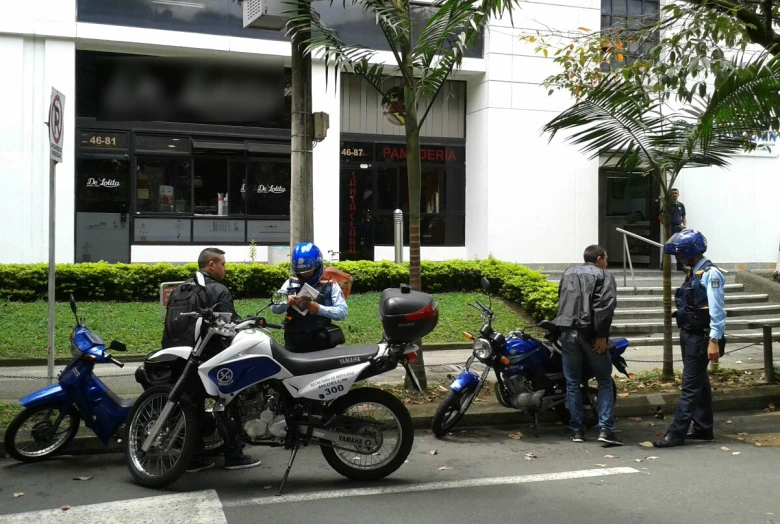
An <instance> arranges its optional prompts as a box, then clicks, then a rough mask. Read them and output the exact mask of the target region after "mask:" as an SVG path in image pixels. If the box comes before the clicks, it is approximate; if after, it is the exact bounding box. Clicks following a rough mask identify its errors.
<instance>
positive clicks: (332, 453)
mask: <svg viewBox="0 0 780 524" xmlns="http://www.w3.org/2000/svg"><path fill="white" fill-rule="evenodd" d="M329 413H330V414H331V415H336V416H342V417H344V418H345V420H349V421H350V422H349V426H350V429H349V430H347V429H346V428H339V426H338V424H336V426H335V427H332V428H329V429H331V430H333V431H338V432H341V431H349V432H350V433H354V434H355V435H361V436H369V437H371V439H372V440H374V441H375V442H377V446H376V447H375V448H376V449H374V448H372V449H360V448H358V449H354V450H353V449H335V448H332V447H330V446H327V445H322V446H321V447H320V450H321V451H322V455H323V456H324V457H325V460H326V461H327V462H328V464H329V465H330V467H332V468H333V469H334V470H336V471H337V472H338V473H340V474H342V475H344V476H345V477H347V478H350V479H353V480H378V479H381V478H384V477H386V476H388V475H390V474H391V473H393V472H395V471H396V470H397V469H398V468H400V467H401V465H402V464H403V463H404V460H406V457H408V456H409V452H410V451H411V450H412V443H413V442H414V427H413V426H412V416H411V415H410V414H409V411H408V410H407V409H406V407H405V406H404V405H403V403H402V402H401V401H400V400H398V399H397V398H395V397H394V396H393V395H391V394H390V393H388V392H386V391H382V390H381V389H376V388H358V389H353V390H352V391H350V392H349V393H347V394H346V395H344V396H343V397H340V398H338V399H336V400H335V401H334V402H333V404H331V405H330V407H329Z"/></svg>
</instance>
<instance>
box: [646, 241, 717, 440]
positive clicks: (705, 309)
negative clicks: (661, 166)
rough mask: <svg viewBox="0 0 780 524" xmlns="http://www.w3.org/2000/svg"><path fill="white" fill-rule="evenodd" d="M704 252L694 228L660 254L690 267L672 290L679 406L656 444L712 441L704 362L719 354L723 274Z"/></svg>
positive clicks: (710, 407) (668, 244)
mask: <svg viewBox="0 0 780 524" xmlns="http://www.w3.org/2000/svg"><path fill="white" fill-rule="evenodd" d="M706 251H707V239H706V238H704V235H702V234H701V233H699V232H698V231H696V230H694V229H684V230H683V231H680V232H679V233H676V234H675V235H673V236H672V238H670V239H669V240H668V241H667V242H666V244H664V253H666V254H669V255H674V256H675V257H676V258H677V260H682V261H683V263H684V264H685V265H686V266H688V267H690V268H691V270H690V271H689V272H688V275H687V277H686V278H685V283H683V285H682V286H680V288H679V289H678V290H677V292H676V295H675V305H676V306H677V311H676V312H675V313H674V315H673V316H674V317H675V318H676V319H677V327H679V328H680V347H681V349H682V357H683V375H682V387H681V390H680V406H679V408H677V413H676V414H675V415H674V422H672V424H671V425H670V426H669V428H668V429H667V430H666V434H665V435H664V436H663V438H661V439H660V440H657V441H656V442H653V446H655V447H657V448H671V447H674V446H681V445H683V444H685V440H686V439H693V440H705V441H712V440H715V434H714V432H713V429H712V424H713V420H712V390H711V389H710V379H709V375H707V365H708V364H709V361H710V360H715V361H717V360H718V358H719V357H720V356H722V350H723V347H724V346H725V338H724V334H725V330H726V312H725V311H724V310H723V275H722V273H721V272H720V270H719V269H718V268H717V267H715V265H713V263H712V262H710V261H709V260H708V259H707V258H705V257H704V253H705V252H706Z"/></svg>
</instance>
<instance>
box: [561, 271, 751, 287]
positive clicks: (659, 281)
mask: <svg viewBox="0 0 780 524" xmlns="http://www.w3.org/2000/svg"><path fill="white" fill-rule="evenodd" d="M613 276H614V277H615V282H616V283H617V285H618V287H627V288H632V289H633V287H634V281H636V286H637V287H662V286H663V284H664V279H663V277H662V276H661V275H658V276H654V277H642V278H637V279H635V280H632V279H631V276H630V275H629V277H628V278H627V279H625V285H624V279H623V276H622V275H615V274H614V273H613ZM724 280H725V283H726V284H735V283H736V281H737V280H736V275H735V274H733V273H732V274H730V275H725V277H724ZM547 281H548V282H552V283H553V284H558V283H559V282H560V281H561V278H560V277H558V278H548V279H547ZM683 282H685V277H683V276H682V275H679V276H678V275H672V286H673V287H679V286H681V285H682V283H683Z"/></svg>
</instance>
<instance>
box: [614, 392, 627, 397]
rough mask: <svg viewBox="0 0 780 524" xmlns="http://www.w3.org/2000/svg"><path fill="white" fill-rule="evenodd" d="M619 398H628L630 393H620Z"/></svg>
mask: <svg viewBox="0 0 780 524" xmlns="http://www.w3.org/2000/svg"><path fill="white" fill-rule="evenodd" d="M617 396H618V397H619V398H626V397H627V396H628V393H618V394H617Z"/></svg>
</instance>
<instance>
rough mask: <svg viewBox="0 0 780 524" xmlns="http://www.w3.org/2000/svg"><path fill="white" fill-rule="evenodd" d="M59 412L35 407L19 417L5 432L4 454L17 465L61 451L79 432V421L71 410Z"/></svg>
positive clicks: (60, 409) (56, 407)
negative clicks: (11, 458) (15, 461)
mask: <svg viewBox="0 0 780 524" xmlns="http://www.w3.org/2000/svg"><path fill="white" fill-rule="evenodd" d="M62 411H63V408H62V407H60V406H39V407H35V408H28V409H25V410H24V411H22V412H21V413H19V414H18V415H17V416H16V418H14V419H13V420H12V421H11V423H10V424H9V425H8V428H7V429H6V431H5V439H4V443H5V449H6V451H7V452H8V454H9V455H11V457H13V458H15V459H16V460H18V461H21V462H38V461H40V460H46V459H48V458H51V457H53V456H54V455H56V454H57V453H59V452H61V451H62V450H63V449H65V448H66V447H67V446H68V444H70V443H71V441H72V440H73V438H74V437H75V436H76V433H77V432H78V430H79V420H80V417H79V412H78V410H77V409H76V408H75V407H74V406H70V407H69V408H68V409H67V410H65V413H62ZM57 420H59V423H57Z"/></svg>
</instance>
